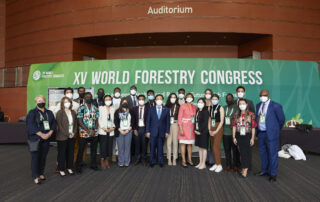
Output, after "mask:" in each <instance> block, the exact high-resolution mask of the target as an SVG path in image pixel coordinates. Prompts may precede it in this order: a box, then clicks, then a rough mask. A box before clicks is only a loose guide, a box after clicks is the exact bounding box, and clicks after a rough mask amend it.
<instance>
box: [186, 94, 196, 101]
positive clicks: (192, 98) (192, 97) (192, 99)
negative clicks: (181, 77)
mask: <svg viewBox="0 0 320 202" xmlns="http://www.w3.org/2000/svg"><path fill="white" fill-rule="evenodd" d="M188 95H191V96H192V100H194V96H193V94H192V93H187V94H186V97H188Z"/></svg>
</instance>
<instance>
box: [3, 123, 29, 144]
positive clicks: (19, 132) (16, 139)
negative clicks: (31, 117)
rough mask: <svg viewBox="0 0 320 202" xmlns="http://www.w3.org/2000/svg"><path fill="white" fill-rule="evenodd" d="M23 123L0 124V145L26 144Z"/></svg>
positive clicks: (25, 130) (24, 124) (25, 131)
mask: <svg viewBox="0 0 320 202" xmlns="http://www.w3.org/2000/svg"><path fill="white" fill-rule="evenodd" d="M26 142H27V127H26V123H25V122H0V143H1V144H2V143H26Z"/></svg>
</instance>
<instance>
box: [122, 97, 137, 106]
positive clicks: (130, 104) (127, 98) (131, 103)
mask: <svg viewBox="0 0 320 202" xmlns="http://www.w3.org/2000/svg"><path fill="white" fill-rule="evenodd" d="M135 97H136V103H137V105H138V96H137V95H135ZM124 99H126V100H127V102H128V105H129V109H133V102H132V98H131V95H128V96H127V97H125V98H124Z"/></svg>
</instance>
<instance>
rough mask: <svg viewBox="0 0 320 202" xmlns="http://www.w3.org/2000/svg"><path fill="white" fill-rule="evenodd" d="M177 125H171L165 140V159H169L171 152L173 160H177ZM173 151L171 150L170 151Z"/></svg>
mask: <svg viewBox="0 0 320 202" xmlns="http://www.w3.org/2000/svg"><path fill="white" fill-rule="evenodd" d="M178 133H179V126H178V123H176V122H175V123H174V124H171V126H170V134H169V136H168V138H167V159H171V152H172V151H173V152H172V153H173V160H176V159H177V158H178ZM172 149H173V150H172Z"/></svg>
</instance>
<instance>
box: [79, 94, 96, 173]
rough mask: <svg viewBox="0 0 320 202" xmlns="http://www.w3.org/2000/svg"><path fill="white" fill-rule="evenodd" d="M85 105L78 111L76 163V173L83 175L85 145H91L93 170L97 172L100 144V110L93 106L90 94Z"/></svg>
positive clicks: (86, 97) (86, 95) (87, 95)
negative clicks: (82, 165) (98, 145)
mask: <svg viewBox="0 0 320 202" xmlns="http://www.w3.org/2000/svg"><path fill="white" fill-rule="evenodd" d="M84 100H85V104H84V105H82V106H81V107H80V108H79V110H78V116H77V118H78V124H79V136H80V137H79V151H78V155H77V161H76V171H77V172H78V173H81V164H82V156H83V151H84V148H85V145H86V144H87V143H89V142H90V143H91V144H90V154H91V166H90V167H91V169H93V170H97V169H98V167H97V162H96V156H97V143H98V136H97V135H98V134H97V133H96V132H97V129H98V118H99V110H98V108H96V106H94V105H93V104H92V101H93V100H92V95H91V93H90V92H87V93H86V94H85V98H84Z"/></svg>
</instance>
